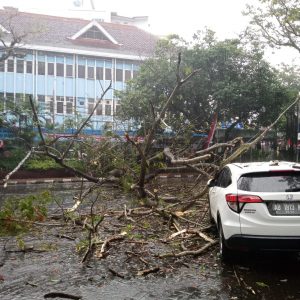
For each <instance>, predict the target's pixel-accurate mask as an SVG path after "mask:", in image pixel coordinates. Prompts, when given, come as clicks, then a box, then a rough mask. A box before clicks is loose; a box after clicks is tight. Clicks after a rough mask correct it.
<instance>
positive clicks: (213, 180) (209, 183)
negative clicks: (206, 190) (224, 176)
mask: <svg viewBox="0 0 300 300" xmlns="http://www.w3.org/2000/svg"><path fill="white" fill-rule="evenodd" d="M215 185H216V181H215V179H209V180H208V181H207V186H208V187H214V186H215Z"/></svg>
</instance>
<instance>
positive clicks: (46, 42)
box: [0, 8, 157, 130]
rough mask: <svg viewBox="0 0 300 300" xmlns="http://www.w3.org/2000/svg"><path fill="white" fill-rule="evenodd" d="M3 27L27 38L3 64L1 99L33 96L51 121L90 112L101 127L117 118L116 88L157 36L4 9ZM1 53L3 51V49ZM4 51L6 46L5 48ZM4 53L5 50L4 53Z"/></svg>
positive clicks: (134, 69) (131, 28) (133, 71)
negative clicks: (109, 87) (93, 110)
mask: <svg viewBox="0 0 300 300" xmlns="http://www.w3.org/2000/svg"><path fill="white" fill-rule="evenodd" d="M0 31H1V36H3V37H4V39H5V40H6V41H8V42H9V41H11V40H12V39H13V37H15V36H22V37H23V38H22V40H21V42H20V43H19V44H18V51H19V52H20V53H19V55H17V56H15V57H10V58H8V59H7V60H5V61H2V62H0V99H1V101H2V109H4V110H5V107H6V104H7V103H8V101H10V102H12V101H13V102H14V103H16V104H17V103H18V101H22V99H24V98H26V96H29V95H31V96H32V97H33V98H34V99H36V101H37V102H38V107H39V113H40V114H44V118H45V120H46V122H47V123H49V124H62V123H64V121H65V120H66V119H72V120H73V121H74V120H75V121H76V119H77V118H80V117H86V116H87V115H88V114H89V113H91V111H92V109H93V108H94V105H95V103H96V101H97V100H98V99H99V98H100V97H101V95H102V93H103V90H105V89H106V88H107V87H108V86H109V84H110V83H111V85H112V88H111V89H110V90H109V91H108V92H107V93H106V94H105V96H104V98H103V100H102V101H101V103H100V105H99V106H98V108H97V110H96V111H95V113H94V115H93V117H92V127H93V129H95V130H102V129H103V128H105V127H107V126H110V127H111V126H113V127H114V129H121V128H117V127H118V126H119V127H120V126H121V125H117V124H116V123H115V122H114V116H115V114H116V112H117V111H118V107H119V100H118V98H117V95H116V91H121V90H124V88H125V87H126V82H127V81H128V80H130V79H132V78H133V77H134V76H135V75H136V73H137V72H138V69H139V66H140V64H141V63H142V62H143V60H144V59H146V58H148V57H150V56H151V55H152V54H153V51H154V48H155V44H156V42H157V38H156V37H155V36H153V35H151V34H150V33H148V32H146V31H143V30H141V29H139V28H137V27H135V26H131V25H124V24H114V23H104V22H100V21H97V20H92V21H88V20H82V19H74V18H64V17H54V16H47V15H37V14H31V13H24V12H19V11H17V10H16V9H13V8H5V9H3V10H0ZM0 51H1V49H0ZM3 51H4V49H2V52H3ZM0 56H1V52H0Z"/></svg>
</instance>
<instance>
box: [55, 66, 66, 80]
mask: <svg viewBox="0 0 300 300" xmlns="http://www.w3.org/2000/svg"><path fill="white" fill-rule="evenodd" d="M64 75H65V74H64V64H60V63H56V76H62V77H64Z"/></svg>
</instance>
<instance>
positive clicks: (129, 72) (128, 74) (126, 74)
mask: <svg viewBox="0 0 300 300" xmlns="http://www.w3.org/2000/svg"><path fill="white" fill-rule="evenodd" d="M130 79H131V71H129V70H125V81H128V80H130Z"/></svg>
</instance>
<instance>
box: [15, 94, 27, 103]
mask: <svg viewBox="0 0 300 300" xmlns="http://www.w3.org/2000/svg"><path fill="white" fill-rule="evenodd" d="M16 101H17V102H22V101H25V95H24V94H22V93H16Z"/></svg>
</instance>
